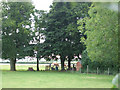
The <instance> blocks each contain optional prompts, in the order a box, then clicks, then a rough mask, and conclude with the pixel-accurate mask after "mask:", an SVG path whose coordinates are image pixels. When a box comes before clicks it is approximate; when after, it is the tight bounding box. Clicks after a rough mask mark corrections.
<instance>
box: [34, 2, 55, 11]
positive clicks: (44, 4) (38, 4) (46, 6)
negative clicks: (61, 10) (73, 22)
mask: <svg viewBox="0 0 120 90" xmlns="http://www.w3.org/2000/svg"><path fill="white" fill-rule="evenodd" d="M32 1H33V3H34V5H35V8H36V9H38V10H47V11H49V9H50V8H49V6H50V5H52V2H53V0H32Z"/></svg>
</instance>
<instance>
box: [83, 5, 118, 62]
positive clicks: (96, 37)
mask: <svg viewBox="0 0 120 90" xmlns="http://www.w3.org/2000/svg"><path fill="white" fill-rule="evenodd" d="M98 4H99V3H94V5H92V6H91V8H90V10H89V12H88V13H89V15H90V18H89V19H87V21H86V26H85V27H86V29H87V31H86V32H85V34H86V35H87V40H85V44H86V47H87V51H88V56H89V57H90V59H91V60H93V61H107V62H108V61H109V62H112V61H114V62H117V61H118V15H117V14H118V13H117V12H115V11H113V10H111V9H108V8H106V7H100V5H98ZM102 5H106V3H102Z"/></svg>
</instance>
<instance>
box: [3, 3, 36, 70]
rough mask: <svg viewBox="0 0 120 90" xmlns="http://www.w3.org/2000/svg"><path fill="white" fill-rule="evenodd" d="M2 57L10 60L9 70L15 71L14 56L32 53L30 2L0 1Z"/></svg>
mask: <svg viewBox="0 0 120 90" xmlns="http://www.w3.org/2000/svg"><path fill="white" fill-rule="evenodd" d="M2 7H3V8H2V58H5V59H9V60H10V70H11V71H15V70H16V68H15V63H16V58H23V57H25V56H32V55H33V51H32V50H33V46H32V45H30V41H31V40H32V39H33V36H32V35H33V34H32V29H31V28H32V27H31V24H32V20H31V19H30V18H31V15H32V13H34V6H33V5H32V3H31V2H2Z"/></svg>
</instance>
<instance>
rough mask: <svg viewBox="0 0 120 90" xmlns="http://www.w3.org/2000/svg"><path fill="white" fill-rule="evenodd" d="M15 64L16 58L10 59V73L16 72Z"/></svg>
mask: <svg viewBox="0 0 120 90" xmlns="http://www.w3.org/2000/svg"><path fill="white" fill-rule="evenodd" d="M15 64H16V58H12V59H10V71H16V67H15Z"/></svg>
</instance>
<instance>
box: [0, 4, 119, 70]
mask: <svg viewBox="0 0 120 90" xmlns="http://www.w3.org/2000/svg"><path fill="white" fill-rule="evenodd" d="M50 8H51V9H50V11H49V12H48V13H47V12H45V11H43V10H36V9H35V7H34V6H33V5H32V2H2V58H5V59H9V60H10V66H11V71H15V70H16V69H15V63H16V59H19V58H24V57H25V56H35V57H36V58H37V71H39V59H40V58H42V57H44V58H46V59H47V60H49V59H50V57H52V58H53V59H57V57H56V56H57V55H59V56H60V59H61V70H64V61H65V60H68V68H69V69H70V68H71V60H72V59H73V58H74V56H78V58H79V59H80V57H79V56H80V55H81V54H82V53H83V51H84V50H85V49H86V50H87V51H88V56H89V57H90V59H91V60H96V61H101V60H103V61H104V60H108V62H111V61H115V62H116V63H117V57H118V56H117V48H116V44H117V34H118V32H117V27H118V24H117V21H116V20H117V15H116V14H117V13H116V12H115V11H113V10H110V9H108V8H106V7H100V5H98V3H90V2H79V3H77V2H54V3H53V4H52V5H51V6H50ZM101 11H102V13H101ZM106 14H108V15H109V17H108V15H107V16H106ZM113 16H114V17H113ZM111 17H113V18H111ZM108 21H109V22H110V21H113V22H111V23H108ZM113 34H114V38H113ZM42 39H44V40H45V41H44V42H43V43H41V40H42ZM33 43H35V44H33ZM107 45H111V46H107ZM106 49H107V50H106ZM110 51H111V52H110Z"/></svg>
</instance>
